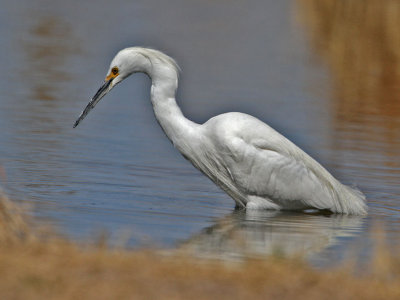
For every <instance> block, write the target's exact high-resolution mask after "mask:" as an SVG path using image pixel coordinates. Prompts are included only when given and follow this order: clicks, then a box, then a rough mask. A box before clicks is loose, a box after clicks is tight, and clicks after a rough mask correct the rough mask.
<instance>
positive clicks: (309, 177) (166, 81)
mask: <svg viewBox="0 0 400 300" xmlns="http://www.w3.org/2000/svg"><path fill="white" fill-rule="evenodd" d="M136 72H143V73H146V74H148V75H149V77H150V78H151V79H152V86H151V102H152V104H153V108H154V113H155V116H156V119H157V120H158V122H159V124H160V125H161V127H162V129H163V130H164V132H165V134H166V135H167V136H168V138H169V139H170V140H171V142H172V143H173V144H174V146H175V147H176V148H177V149H178V150H179V151H180V152H181V153H182V155H183V156H184V157H185V158H186V159H188V160H189V161H190V162H191V163H192V164H193V165H194V166H195V167H196V168H198V169H199V170H201V171H202V172H203V173H204V174H205V175H207V176H208V177H209V178H210V179H211V180H212V181H214V182H215V183H216V184H217V185H218V186H220V187H221V188H222V189H223V190H224V191H225V192H226V193H228V194H229V195H230V196H231V197H232V198H233V199H234V200H235V202H236V206H238V207H246V208H248V209H288V210H304V209H308V208H316V209H324V210H330V211H331V212H334V213H346V214H366V212H367V206H366V204H365V197H364V195H363V194H362V193H361V192H360V191H358V190H356V189H353V188H350V187H348V186H345V185H343V184H341V183H340V182H339V181H337V180H336V179H335V178H334V177H333V176H332V175H331V174H330V173H329V172H328V171H327V170H326V169H324V168H323V167H322V166H321V165H320V164H319V163H318V162H316V161H315V160H314V159H312V158H311V157H310V156H309V155H308V154H306V153H305V152H304V151H302V150H301V149H300V148H298V147H297V146H296V145H295V144H293V143H292V142H290V141H289V140H288V139H286V138H285V137H284V136H282V135H281V134H279V133H278V132H276V131H275V130H274V129H272V128H271V127H269V126H268V125H267V124H265V123H263V122H262V121H260V120H258V119H257V118H255V117H252V116H250V115H247V114H243V113H237V112H232V113H226V114H222V115H218V116H216V117H213V118H211V119H210V120H208V121H207V122H206V123H204V124H196V123H194V122H192V121H190V120H188V119H187V118H185V117H184V116H183V114H182V112H181V110H180V108H179V107H178V105H177V103H176V100H175V92H176V89H177V86H178V67H177V65H176V63H175V61H174V60H173V59H171V58H170V57H168V56H166V55H165V54H163V53H161V52H159V51H156V50H153V49H147V48H139V47H133V48H127V49H124V50H122V51H120V52H119V53H118V54H117V56H116V57H115V58H114V60H113V61H112V63H111V66H110V70H109V72H108V74H109V75H108V76H107V78H106V82H105V83H104V85H103V87H102V88H100V90H99V92H98V93H97V94H96V96H95V97H94V98H93V99H92V101H91V102H90V103H89V104H88V106H87V107H86V109H85V110H84V111H83V113H82V114H81V116H80V118H79V119H78V120H77V122H76V123H75V126H76V125H78V123H79V122H80V121H81V120H82V119H83V118H84V117H85V116H86V114H87V113H88V112H89V110H90V109H91V108H93V107H94V105H96V103H97V102H98V101H99V100H100V99H101V98H102V97H103V96H104V95H105V94H106V93H107V92H108V91H109V90H111V89H112V88H113V87H114V86H115V85H116V84H117V83H119V82H121V81H122V80H123V79H124V78H126V77H128V76H129V75H131V74H132V73H136Z"/></svg>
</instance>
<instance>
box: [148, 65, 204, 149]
mask: <svg viewBox="0 0 400 300" xmlns="http://www.w3.org/2000/svg"><path fill="white" fill-rule="evenodd" d="M149 75H150V77H151V78H152V85H151V102H152V104H153V109H154V114H155V117H156V119H157V121H158V122H159V124H160V125H161V127H162V129H163V130H164V132H165V134H166V135H167V136H168V138H169V139H170V140H171V142H172V143H173V144H174V145H175V146H176V147H177V148H178V149H179V150H180V151H181V152H183V154H185V152H186V150H187V149H188V147H189V146H190V145H188V144H187V143H188V142H190V141H191V140H192V139H193V137H194V136H195V135H196V130H197V128H198V126H199V125H198V124H196V123H194V122H192V121H190V120H189V119H187V118H186V117H185V116H184V115H183V114H182V111H181V109H180V108H179V106H178V104H177V103H176V100H175V94H176V89H177V87H178V78H177V74H176V72H175V71H173V70H170V71H168V70H163V72H159V73H157V72H156V73H154V70H153V72H152V74H149Z"/></svg>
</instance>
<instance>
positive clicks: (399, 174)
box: [0, 0, 400, 265]
mask: <svg viewBox="0 0 400 300" xmlns="http://www.w3.org/2000/svg"><path fill="white" fill-rule="evenodd" d="M295 9H296V6H294V5H293V3H292V1H272V0H270V1H246V2H242V1H238V2H235V3H227V2H225V1H220V2H207V1H206V2H204V1H178V0H173V1H168V2H157V1H134V2H131V3H130V2H127V1H122V0H119V1H85V2H84V3H82V2H81V1H46V0H37V1H27V0H23V1H18V2H16V1H9V0H6V1H5V3H4V4H3V5H2V9H1V11H0V33H1V34H0V63H1V65H2V66H3V68H2V69H3V71H2V72H0V77H1V80H0V90H1V94H0V128H1V130H0V165H1V166H2V168H4V170H5V172H6V175H7V178H6V179H4V178H3V180H2V185H3V186H4V187H5V190H6V191H7V193H8V194H9V196H10V198H12V199H14V200H18V201H23V202H28V203H30V204H32V205H33V208H34V211H33V213H34V215H35V216H37V217H38V218H39V220H40V222H43V223H44V224H52V225H54V226H56V228H57V230H58V231H59V232H61V233H62V234H65V235H68V236H70V237H71V238H73V239H77V240H85V239H92V238H93V237H94V236H96V234H98V233H99V232H101V231H103V230H105V231H107V232H109V233H110V235H111V240H118V237H119V236H122V235H124V234H126V233H127V234H128V235H129V236H131V238H130V239H129V241H128V245H130V246H138V245H143V244H146V245H148V244H150V245H157V246H162V247H171V248H175V247H184V248H188V249H192V250H194V251H197V252H198V253H201V254H202V255H218V256H220V257H223V258H224V257H232V256H233V257H237V256H241V255H243V252H242V251H241V247H242V246H240V245H238V244H237V240H240V241H244V243H245V245H246V253H247V255H263V254H264V253H270V252H273V251H276V249H277V247H278V248H279V249H280V250H279V251H284V252H285V253H286V252H287V253H292V252H295V251H297V250H299V249H300V250H302V251H304V252H305V253H306V254H308V255H309V257H310V260H311V261H313V262H316V263H317V264H321V265H324V264H327V263H329V262H332V261H334V260H335V259H340V258H341V257H342V256H343V255H344V253H346V251H347V249H354V247H356V248H357V247H359V248H367V250H366V252H368V249H369V247H370V239H369V237H370V235H371V234H370V229H371V227H373V226H374V224H376V223H377V222H379V223H382V224H383V226H384V228H385V234H386V235H387V236H388V237H389V240H390V241H391V244H393V245H394V246H397V245H399V244H400V226H399V225H400V187H399V181H400V180H399V179H400V163H399V162H400V135H399V132H400V130H399V129H400V123H399V120H400V118H399V117H400V116H399V115H396V114H394V115H392V116H384V117H382V116H380V115H379V114H371V115H368V116H367V118H369V119H370V122H369V123H365V122H363V123H357V118H354V120H355V121H353V122H348V121H343V120H342V119H341V118H338V117H337V111H335V105H332V101H335V99H333V100H332V94H333V93H332V89H333V88H332V81H331V80H332V79H331V76H330V73H329V70H327V69H326V66H324V64H323V63H321V62H319V60H318V59H315V57H314V55H315V54H314V53H313V51H312V50H311V49H310V46H309V45H308V41H307V39H306V37H305V36H306V35H305V33H304V30H305V28H304V27H303V26H300V25H299V23H298V22H297V20H296V17H295V16H296V11H295ZM136 45H142V46H151V47H154V48H157V49H160V50H163V51H165V52H166V53H168V54H170V55H171V56H173V57H174V58H176V60H177V61H178V63H179V65H180V66H181V68H182V70H183V71H182V74H181V80H180V88H179V95H178V98H179V100H178V101H179V103H180V105H181V107H182V109H183V111H184V113H185V115H187V116H188V117H189V118H191V119H193V120H194V121H197V122H204V121H206V120H207V119H208V118H210V117H212V116H213V115H215V114H218V113H222V112H226V111H242V112H246V113H249V114H252V115H255V116H257V117H258V118H260V119H261V120H263V121H265V122H267V123H269V124H270V125H271V126H273V127H274V128H276V129H277V130H278V131H280V132H281V133H283V134H284V135H286V136H287V137H288V138H290V139H291V140H293V141H294V142H295V143H296V144H298V145H299V146H300V147H302V148H303V149H304V150H306V151H307V152H308V153H310V154H311V155H312V156H314V157H315V158H316V159H317V160H319V161H320V162H321V163H322V164H323V165H325V166H326V167H327V168H328V169H329V170H330V171H331V172H332V173H333V174H335V175H336V176H337V177H338V178H339V179H340V180H341V181H343V182H344V183H347V184H355V185H357V186H358V187H359V188H360V189H361V190H363V191H364V192H365V193H366V195H367V198H368V199H369V206H370V214H369V216H368V217H364V218H360V217H346V216H330V217H329V216H321V215H306V214H296V213H276V212H274V213H272V212H259V213H257V214H246V213H243V212H241V213H240V212H234V202H233V201H232V200H231V199H230V198H229V197H228V196H227V195H226V194H225V193H223V192H222V191H221V190H219V189H218V188H217V187H216V186H214V184H213V183H212V182H210V181H209V180H208V179H207V178H205V177H204V176H203V175H202V174H201V173H200V172H198V171H197V170H195V169H194V168H193V167H192V166H191V165H190V163H188V162H187V161H186V160H185V159H183V157H181V155H180V154H179V153H178V152H177V151H176V150H175V149H174V148H173V146H172V145H171V143H170V142H169V141H168V139H167V138H166V137H165V136H164V134H163V132H162V131H161V129H160V128H159V126H158V124H157V122H156V121H155V119H154V116H153V112H152V107H151V104H150V102H149V88H150V81H149V79H148V78H147V77H146V76H144V75H135V76H134V77H132V78H130V79H129V80H127V81H126V82H124V83H123V84H121V85H119V86H118V88H116V89H114V90H113V91H112V92H111V93H110V94H109V95H108V96H107V98H106V99H104V100H102V102H101V103H100V104H99V105H98V106H97V107H96V109H95V110H94V111H93V112H92V113H91V114H89V116H88V117H87V118H86V119H85V120H84V122H83V123H82V124H81V125H80V126H79V127H78V128H76V129H72V125H73V122H74V121H75V119H76V118H77V116H78V115H79V113H80V112H81V110H82V109H83V108H84V107H85V106H86V104H87V102H88V101H89V99H90V97H91V96H93V93H94V92H95V91H96V90H97V88H98V87H99V85H100V83H101V82H102V80H103V78H104V76H105V72H106V70H107V68H108V66H109V63H110V60H111V59H112V57H113V56H114V55H115V53H116V52H117V51H118V50H120V49H121V48H124V47H127V46H136ZM357 113H359V112H357V111H356V112H354V115H355V116H357ZM388 123H390V124H392V125H391V127H388V126H387V124H388ZM393 128H394V129H393ZM388 136H390V137H388ZM242 244H243V243H242ZM364 252H365V251H364ZM364 252H363V253H364ZM362 257H363V256H362Z"/></svg>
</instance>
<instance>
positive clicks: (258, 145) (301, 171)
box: [221, 135, 332, 209]
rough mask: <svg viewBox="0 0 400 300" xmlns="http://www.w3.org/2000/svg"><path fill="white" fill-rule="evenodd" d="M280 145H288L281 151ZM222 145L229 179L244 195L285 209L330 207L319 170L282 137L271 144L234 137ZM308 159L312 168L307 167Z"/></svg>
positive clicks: (330, 197)
mask: <svg viewBox="0 0 400 300" xmlns="http://www.w3.org/2000/svg"><path fill="white" fill-rule="evenodd" d="M271 140H272V142H271ZM277 141H278V143H277ZM282 143H289V144H287V145H285V147H282ZM224 145H225V146H224V151H221V153H222V155H224V156H225V157H224V158H223V159H224V161H225V163H226V166H227V168H228V170H229V172H230V176H231V178H232V180H233V181H234V182H235V184H236V185H237V186H238V187H239V188H240V189H241V190H242V191H243V192H244V193H246V194H247V195H254V196H258V197H265V198H268V199H271V200H273V201H274V202H276V203H277V204H280V205H281V206H282V207H286V208H290V207H292V208H296V207H299V206H300V207H301V206H303V207H316V208H320V209H329V208H331V207H332V195H331V188H330V186H329V182H327V181H326V180H325V178H321V177H323V176H321V173H319V172H318V168H319V167H320V168H321V169H323V168H322V167H321V166H320V165H319V164H318V163H317V162H315V161H314V160H312V159H311V158H310V157H309V156H308V155H307V154H305V153H304V152H303V151H302V150H300V149H299V148H297V147H296V146H295V145H294V144H292V143H291V142H289V141H288V140H287V139H285V138H284V137H283V136H280V135H279V136H275V141H274V138H273V137H272V139H270V140H268V141H267V140H264V139H253V140H251V141H246V140H244V139H243V138H240V137H234V138H231V139H229V142H225V143H224ZM279 149H285V151H283V150H282V151H281V150H279ZM291 150H295V151H294V152H295V153H293V151H291ZM296 151H297V152H298V153H297V152H296ZM291 152H292V153H291ZM309 159H311V160H312V161H313V164H314V168H313V166H311V167H310V165H307V162H309V161H307V160H309ZM315 166H316V167H317V168H315ZM323 170H325V169H323Z"/></svg>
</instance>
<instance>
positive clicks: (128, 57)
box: [74, 47, 151, 128]
mask: <svg viewBox="0 0 400 300" xmlns="http://www.w3.org/2000/svg"><path fill="white" fill-rule="evenodd" d="M142 50H143V48H135V47H133V48H126V49H123V50H121V51H120V52H118V54H117V55H116V56H115V57H114V59H113V60H112V62H111V64H110V67H109V69H108V71H107V75H106V78H105V80H104V82H103V84H102V85H101V87H100V88H99V89H98V91H97V92H96V94H95V95H94V96H93V98H92V99H91V100H90V102H89V104H88V105H87V106H86V108H85V109H84V110H83V111H82V113H81V115H80V116H79V118H78V119H77V120H76V122H75V124H74V128H75V127H76V126H78V124H79V123H80V122H81V121H82V120H83V119H84V118H85V117H86V115H87V114H88V113H89V111H90V110H92V109H93V108H94V107H95V105H96V104H97V103H98V102H99V101H100V100H101V99H102V98H103V97H104V96H105V95H106V94H107V93H108V92H109V91H111V90H112V89H113V87H114V86H116V85H117V84H118V83H120V82H121V81H123V80H124V79H125V78H127V77H128V76H129V75H131V74H132V73H136V72H145V73H147V70H148V67H149V65H150V64H151V62H150V60H149V58H148V57H147V56H146V55H145V54H144V53H143V51H142Z"/></svg>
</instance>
